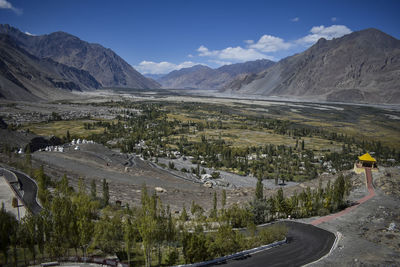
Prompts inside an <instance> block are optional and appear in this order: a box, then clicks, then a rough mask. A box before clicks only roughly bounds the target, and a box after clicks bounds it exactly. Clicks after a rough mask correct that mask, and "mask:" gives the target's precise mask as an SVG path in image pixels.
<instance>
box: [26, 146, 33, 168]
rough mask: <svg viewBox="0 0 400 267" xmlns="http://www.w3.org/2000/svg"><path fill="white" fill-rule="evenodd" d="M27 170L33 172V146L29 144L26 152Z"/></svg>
mask: <svg viewBox="0 0 400 267" xmlns="http://www.w3.org/2000/svg"><path fill="white" fill-rule="evenodd" d="M25 168H26V170H27V172H28V173H29V172H31V170H32V155H31V146H30V145H29V144H28V145H27V146H26V151H25Z"/></svg>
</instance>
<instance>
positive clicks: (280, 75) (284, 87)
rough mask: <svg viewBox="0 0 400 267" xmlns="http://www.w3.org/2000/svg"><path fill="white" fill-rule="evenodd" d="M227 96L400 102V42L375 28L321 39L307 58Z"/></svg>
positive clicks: (285, 63)
mask: <svg viewBox="0 0 400 267" xmlns="http://www.w3.org/2000/svg"><path fill="white" fill-rule="evenodd" d="M224 91H225V92H230V93H234V94H258V95H264V96H282V97H294V98H300V99H307V100H328V101H344V102H366V103H400V41H399V40H397V39H395V38H393V37H391V36H389V35H387V34H385V33H383V32H381V31H379V30H376V29H367V30H363V31H359V32H353V33H351V34H348V35H345V36H343V37H341V38H337V39H333V40H330V41H327V40H325V39H320V40H319V41H318V42H317V43H316V44H314V45H313V46H312V47H310V48H309V49H307V50H306V51H304V52H303V53H300V54H296V55H294V56H291V57H288V58H285V59H283V60H281V61H279V62H278V63H277V64H275V65H274V66H272V67H271V68H268V69H267V70H265V71H264V72H262V73H259V74H257V75H249V76H246V77H243V78H241V79H237V80H234V81H233V82H231V83H230V84H229V85H227V86H225V88H224Z"/></svg>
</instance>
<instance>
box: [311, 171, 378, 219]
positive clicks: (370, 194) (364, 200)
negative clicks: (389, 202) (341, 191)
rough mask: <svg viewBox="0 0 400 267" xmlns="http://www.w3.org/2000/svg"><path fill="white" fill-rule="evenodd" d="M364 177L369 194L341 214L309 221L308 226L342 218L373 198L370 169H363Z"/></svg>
mask: <svg viewBox="0 0 400 267" xmlns="http://www.w3.org/2000/svg"><path fill="white" fill-rule="evenodd" d="M365 177H366V180H367V188H368V192H369V194H368V195H367V196H365V197H363V198H362V199H360V200H358V201H357V204H356V205H354V206H351V207H348V208H347V209H344V210H342V211H341V212H338V213H335V214H332V215H327V216H325V217H321V218H319V219H316V220H314V221H311V222H310V224H312V225H319V224H321V223H324V222H328V221H330V220H333V219H336V218H338V217H340V216H343V215H344V214H347V213H349V212H350V211H352V210H354V209H355V208H357V207H358V206H359V205H360V204H362V203H364V202H366V201H368V200H369V199H371V198H373V197H374V196H375V190H374V187H373V185H372V172H371V168H365Z"/></svg>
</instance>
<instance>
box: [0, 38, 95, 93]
mask: <svg viewBox="0 0 400 267" xmlns="http://www.w3.org/2000/svg"><path fill="white" fill-rule="evenodd" d="M100 87H101V85H100V83H98V82H97V80H96V79H95V78H94V77H93V76H91V75H90V74H89V73H88V72H87V71H84V70H79V69H76V68H74V67H69V66H66V65H63V64H61V63H58V62H55V61H53V60H52V59H49V58H45V59H40V58H38V57H36V56H34V55H32V54H30V53H28V52H27V51H25V50H24V49H22V48H20V47H19V46H18V45H17V43H16V42H15V41H14V39H12V38H11V37H10V36H8V35H4V34H0V97H2V98H6V99H11V100H39V99H56V98H59V97H65V96H68V95H69V93H70V92H71V91H83V90H92V89H98V88H100Z"/></svg>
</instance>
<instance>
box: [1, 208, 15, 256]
mask: <svg viewBox="0 0 400 267" xmlns="http://www.w3.org/2000/svg"><path fill="white" fill-rule="evenodd" d="M17 226H18V222H17V220H16V218H15V216H14V215H13V214H11V213H10V212H8V211H6V209H5V208H4V203H2V204H1V209H0V240H1V242H0V250H1V252H2V253H3V255H4V258H5V263H7V262H8V249H9V248H10V246H11V244H12V237H13V236H14V235H15V234H16V231H17Z"/></svg>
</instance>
